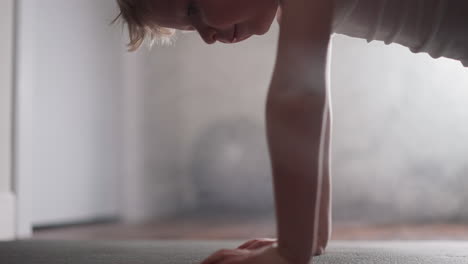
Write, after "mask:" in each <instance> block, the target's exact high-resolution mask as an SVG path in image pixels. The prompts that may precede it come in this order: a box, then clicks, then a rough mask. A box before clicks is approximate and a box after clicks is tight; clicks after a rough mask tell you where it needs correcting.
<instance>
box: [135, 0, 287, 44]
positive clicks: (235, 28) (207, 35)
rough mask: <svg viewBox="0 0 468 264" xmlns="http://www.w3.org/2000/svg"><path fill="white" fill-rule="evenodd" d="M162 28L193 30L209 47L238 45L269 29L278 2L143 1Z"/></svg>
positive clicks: (153, 18) (213, 0) (259, 0)
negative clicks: (217, 42)
mask: <svg viewBox="0 0 468 264" xmlns="http://www.w3.org/2000/svg"><path fill="white" fill-rule="evenodd" d="M144 1H147V3H148V4H149V5H150V7H151V10H152V12H151V14H152V15H151V19H152V20H153V22H155V23H156V24H158V25H160V26H162V27H168V28H174V29H180V30H196V31H198V33H199V34H200V36H201V37H202V38H203V40H204V41H205V42H206V43H208V44H212V43H214V42H216V41H217V40H218V41H221V42H224V43H234V42H239V41H242V40H244V39H247V38H248V37H250V36H252V35H263V34H265V33H266V32H268V30H269V29H270V26H271V24H272V22H273V20H274V18H275V15H276V12H277V9H278V6H279V5H278V0H144Z"/></svg>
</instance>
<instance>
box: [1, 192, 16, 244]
mask: <svg viewBox="0 0 468 264" xmlns="http://www.w3.org/2000/svg"><path fill="white" fill-rule="evenodd" d="M15 203H16V199H15V195H14V194H13V193H10V192H0V214H1V217H0V241H5V240H13V239H15V233H16V232H15V229H16V225H15V222H16V221H15V219H16V213H15V209H16V206H15Z"/></svg>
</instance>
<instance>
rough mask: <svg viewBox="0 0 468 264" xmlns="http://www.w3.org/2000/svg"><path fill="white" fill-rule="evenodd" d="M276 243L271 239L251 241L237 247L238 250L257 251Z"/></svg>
mask: <svg viewBox="0 0 468 264" xmlns="http://www.w3.org/2000/svg"><path fill="white" fill-rule="evenodd" d="M276 241H277V240H276V239H272V238H261V239H253V240H250V241H247V242H246V243H244V244H242V245H241V246H239V249H257V248H261V247H264V246H267V245H271V244H273V243H276Z"/></svg>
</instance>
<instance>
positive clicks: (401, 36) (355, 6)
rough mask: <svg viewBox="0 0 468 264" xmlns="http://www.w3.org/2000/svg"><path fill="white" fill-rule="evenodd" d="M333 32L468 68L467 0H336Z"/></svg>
mask: <svg viewBox="0 0 468 264" xmlns="http://www.w3.org/2000/svg"><path fill="white" fill-rule="evenodd" d="M334 15H335V17H334V23H333V32H335V33H339V34H344V35H348V36H351V37H358V38H364V39H367V41H369V42H370V41H372V40H382V41H384V42H385V43H386V44H390V43H398V44H401V45H403V46H406V47H408V48H409V49H410V50H411V51H412V52H414V53H418V52H426V53H428V54H429V55H430V56H431V57H433V58H439V57H447V58H452V59H456V60H459V61H461V62H462V63H463V65H464V66H465V67H468V34H467V33H468V32H467V31H468V0H335V14H334Z"/></svg>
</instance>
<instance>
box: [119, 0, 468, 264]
mask: <svg viewBox="0 0 468 264" xmlns="http://www.w3.org/2000/svg"><path fill="white" fill-rule="evenodd" d="M117 1H118V4H119V7H120V9H121V13H120V15H119V17H121V18H123V20H124V22H126V23H127V24H128V28H129V34H130V44H129V48H130V50H135V49H137V48H138V47H139V46H140V45H141V44H142V42H143V40H144V39H145V38H149V39H151V40H154V39H163V40H164V39H167V38H168V37H170V35H172V34H173V33H174V29H179V30H194V31H197V32H198V33H199V34H200V36H201V37H202V39H203V40H204V41H205V42H206V43H208V44H212V43H214V42H216V41H220V42H224V43H236V42H239V41H242V40H245V39H247V38H249V37H250V36H252V35H262V34H265V33H266V32H267V31H268V30H269V28H270V26H271V24H272V22H273V20H274V18H275V16H276V17H277V19H278V22H279V23H280V36H279V43H278V52H277V58H276V65H275V70H274V73H273V77H272V80H271V84H270V89H269V92H268V97H267V105H266V121H267V137H268V143H269V150H270V157H271V163H272V169H273V170H272V171H273V179H274V180H273V183H274V184H273V185H274V194H275V205H276V220H277V221H276V222H277V234H278V239H277V240H276V239H255V240H251V241H248V242H246V243H245V244H243V245H241V246H239V247H238V248H237V249H233V250H229V249H224V250H220V251H218V252H216V253H214V254H213V255H211V256H210V257H208V258H207V259H206V260H205V261H203V263H202V264H267V263H268V264H280V263H281V264H305V263H308V262H309V261H310V259H311V257H312V256H314V255H320V254H322V253H324V250H325V248H326V246H327V244H328V241H329V239H330V234H331V208H330V204H331V197H330V144H331V142H330V134H331V129H332V126H331V124H332V114H331V102H330V96H329V95H330V93H329V91H328V89H327V78H328V75H327V67H328V54H329V46H330V45H329V44H330V35H331V33H333V32H337V33H342V34H346V35H349V36H353V37H360V38H366V39H368V40H369V41H371V40H383V41H385V42H386V43H392V42H395V43H399V44H402V45H405V46H407V47H409V48H410V49H411V50H412V51H413V52H427V53H429V54H430V55H431V56H433V57H440V56H445V57H449V58H454V59H458V60H460V61H462V62H464V63H466V62H468V48H466V46H468V37H467V36H468V34H464V33H463V27H462V25H466V24H467V23H468V22H467V18H468V16H467V15H466V10H467V7H468V2H467V1H466V0H415V1H407V0H335V1H330V0H282V1H280V0H117ZM448 14H450V15H448ZM119 17H118V18H119Z"/></svg>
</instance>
